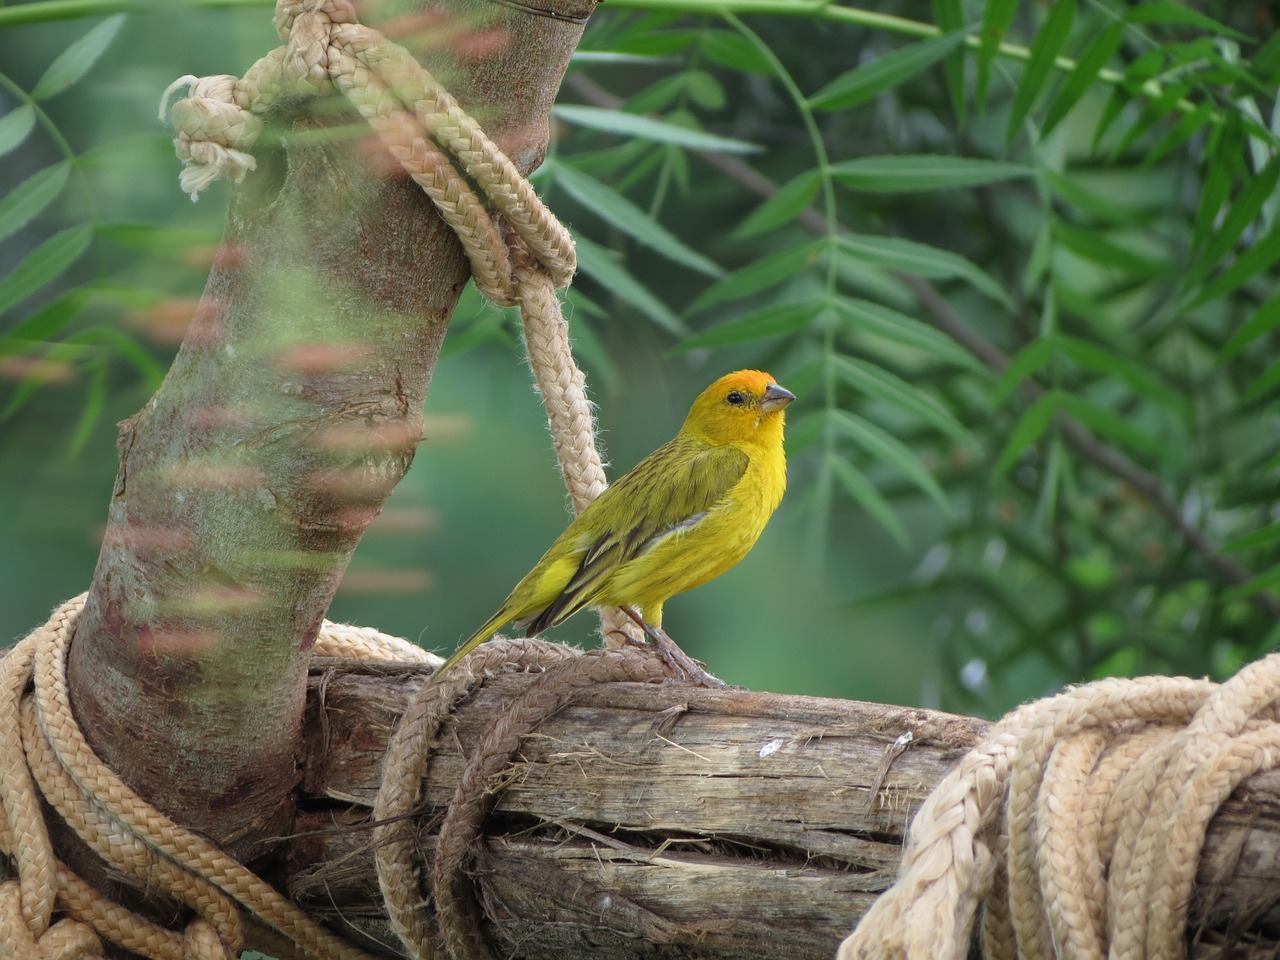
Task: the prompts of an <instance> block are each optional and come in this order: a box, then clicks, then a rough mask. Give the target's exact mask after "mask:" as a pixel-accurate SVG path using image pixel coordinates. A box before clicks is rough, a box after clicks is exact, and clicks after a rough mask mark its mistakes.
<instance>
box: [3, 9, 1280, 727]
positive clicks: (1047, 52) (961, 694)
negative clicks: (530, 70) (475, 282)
mask: <svg viewBox="0 0 1280 960" xmlns="http://www.w3.org/2000/svg"><path fill="white" fill-rule="evenodd" d="M40 8H41V5H40V4H38V3H37V4H32V5H30V6H29V9H28V11H27V13H25V14H22V13H19V14H14V13H13V11H22V9H23V8H22V7H21V6H18V7H4V8H0V28H5V27H6V25H7V23H16V22H17V17H19V16H21V17H23V24H22V25H20V26H8V27H7V28H5V29H3V30H2V31H0V62H2V63H3V64H4V66H3V68H0V154H3V155H4V158H3V160H2V161H0V416H2V419H0V449H2V450H3V456H2V457H0V499H2V501H3V503H4V504H5V505H6V509H5V510H4V511H3V512H0V603H3V609H4V610H5V622H4V629H5V630H6V631H7V632H8V633H9V634H10V635H17V634H20V633H22V632H24V631H25V630H26V629H29V628H30V626H32V625H33V624H35V623H36V622H38V621H39V620H40V619H42V618H43V617H44V615H45V612H46V611H47V609H48V608H50V607H51V606H52V605H54V604H55V603H56V602H58V601H60V600H62V599H64V598H66V597H67V596H70V595H72V594H75V593H77V592H79V591H81V590H83V589H84V588H85V587H86V586H87V584H88V580H89V576H90V574H91V571H92V566H93V561H94V557H95V556H96V551H97V538H98V537H99V535H100V528H101V524H102V522H103V518H104V517H105V512H106V504H107V500H108V497H109V495H110V489H111V482H112V477H113V475H114V446H113V441H114V436H113V430H112V426H111V425H112V423H113V422H114V421H115V420H118V419H121V418H123V417H125V416H128V415H130V414H131V413H132V412H134V411H135V410H136V409H137V408H138V407H139V406H140V405H141V404H142V403H143V402H144V401H145V398H146V396H147V395H148V393H149V391H150V390H151V389H153V388H154V386H155V384H156V383H157V382H158V379H159V377H160V376H161V375H162V371H163V370H164V368H165V366H166V364H167V362H168V360H169V359H170V358H171V356H172V354H173V351H174V349H175V347H176V343H177V341H178V339H179V338H180V335H181V331H182V328H183V325H184V322H185V320H186V319H187V318H189V316H190V313H191V311H192V310H193V309H194V298H196V297H197V296H198V295H199V290H200V288H201V285H202V283H203V279H204V275H205V273H206V271H207V268H208V263H209V259H210V257H211V251H212V249H213V245H214V244H216V242H217V238H218V235H219V232H220V220H221V216H222V203H223V201H224V199H225V193H224V192H223V191H224V190H225V189H226V188H217V189H214V190H211V191H210V192H209V194H208V195H207V197H205V198H204V200H203V202H202V203H200V204H199V205H197V206H194V207H193V206H192V205H191V204H190V203H188V202H187V201H186V198H185V196H183V195H182V194H181V193H180V192H179V191H178V189H177V185H176V173H177V169H178V165H177V162H176V161H175V160H174V159H173V158H172V154H171V148H170V145H169V142H168V135H167V134H166V132H165V131H164V130H163V129H161V128H160V126H159V125H158V124H157V123H156V122H155V119H154V116H155V105H156V102H157V101H158V98H159V93H160V91H161V90H163V89H164V88H165V86H166V85H167V84H168V83H169V82H170V81H171V80H172V79H173V78H174V77H176V76H178V75H181V74H186V73H194V74H209V73H226V72H242V71H243V69H244V68H245V67H246V66H247V65H248V64H249V63H250V62H252V60H253V59H255V58H256V57H257V56H260V55H261V54H262V53H264V52H265V51H266V50H268V49H269V48H270V47H271V46H273V45H274V43H275V39H274V37H273V36H272V34H271V31H270V17H269V13H268V9H267V8H266V7H265V6H262V7H258V6H247V7H245V8H244V9H236V10H222V9H202V8H201V7H200V6H198V5H191V6H183V8H182V10H181V14H180V15H174V12H173V8H169V7H164V8H161V7H157V9H156V12H152V13H146V12H143V13H135V14H131V15H129V16H127V17H122V16H119V15H116V16H111V17H106V18H96V19H93V18H91V19H84V20H71V21H65V22H63V21H57V22H54V21H50V22H39V17H38V15H33V14H31V12H30V11H37V14H38V11H39V10H40ZM766 8H767V11H768V12H765V11H766ZM735 11H736V12H735ZM921 12H922V5H920V4H905V3H896V4H895V3H885V4H882V5H879V6H877V7H876V8H875V9H874V10H872V9H869V8H868V9H863V8H857V7H851V6H840V5H837V4H801V3H792V4H790V6H787V5H784V4H762V3H760V2H758V0H736V2H735V0H717V2H714V3H711V2H703V0H610V2H609V3H608V4H606V5H605V6H604V7H603V8H602V9H601V10H599V11H598V12H597V13H596V14H595V15H594V16H593V18H592V22H591V24H590V26H589V27H588V30H587V33H586V36H585V38H584V40H583V43H582V46H581V51H580V53H579V55H578V56H577V58H576V59H575V61H574V64H573V66H572V68H571V71H570V75H569V77H568V79H567V81H566V84H565V87H564V89H563V90H562V93H561V97H560V104H561V105H560V106H559V107H557V110H556V124H555V130H554V133H553V143H552V147H551V154H550V156H549V158H548V161H547V163H546V164H545V165H544V167H543V168H542V170H541V171H539V173H538V175H537V179H536V182H537V183H538V186H539V188H540V190H541V191H542V192H543V193H544V194H545V195H546V196H547V197H548V198H549V199H550V202H551V205H552V207H553V209H555V210H556V211H557V212H558V213H559V214H560V216H561V217H562V219H564V220H565V221H566V222H568V223H570V224H571V225H572V226H573V228H574V230H575V232H576V233H577V235H578V237H579V250H580V255H581V256H580V259H581V276H580V277H579V281H578V282H577V284H576V285H575V287H574V289H573V290H572V291H571V292H570V293H569V294H568V301H569V304H570V311H571V318H572V323H573V328H574V334H575V337H576V340H577V345H578V348H579V352H580V357H581V359H582V361H583V362H584V364H585V365H586V367H587V368H588V372H589V374H590V376H591V384H592V388H593V396H594V397H595V399H596V400H597V402H598V403H599V405H600V419H601V427H602V437H603V440H604V443H605V445H606V447H607V449H608V452H609V454H610V455H611V458H612V460H613V462H614V463H615V464H616V465H617V468H618V469H625V468H627V467H629V466H630V465H631V464H633V463H634V462H635V461H636V460H638V459H639V458H640V457H641V456H642V455H644V454H645V453H647V452H648V451H649V450H651V449H652V448H653V447H655V446H656V445H658V444H659V443H661V442H662V441H664V440H665V439H667V438H668V437H669V436H670V435H671V434H672V433H673V432H674V430H675V429H676V427H677V426H678V424H679V422H680V419H681V417H682V416H683V413H684V410H685V407H686V405H687V402H688V401H689V400H690V399H691V398H692V397H693V396H694V395H695V394H696V393H697V392H698V390H699V389H700V388H701V387H702V386H704V385H705V384H706V383H707V382H709V381H710V380H711V379H713V378H714V377H715V376H718V375H719V374H720V373H723V372H724V371H726V370H729V369H733V368H734V367H738V366H745V365H752V366H760V367H763V368H766V369H769V370H770V371H771V372H773V373H774V374H775V375H776V376H777V377H778V379H779V380H780V381H781V382H782V383H784V384H785V385H787V386H788V387H790V388H791V389H792V390H793V391H795V392H796V393H797V394H798V395H799V397H800V399H799V401H798V402H797V403H796V404H795V405H794V406H793V407H792V408H791V410H790V411H789V413H790V414H791V422H790V425H789V455H790V458H791V470H790V492H789V493H788V496H787V499H786V500H785V501H784V504H783V507H782V509H781V510H780V511H779V514H778V515H777V516H776V518H775V519H774V521H773V524H772V525H771V527H770V528H769V530H768V531H767V532H766V534H765V537H764V538H763V540H762V541H761V543H760V544H759V545H758V546H757V548H756V549H755V551H754V552H753V553H752V554H751V555H750V556H749V557H748V559H747V560H746V561H744V562H743V563H742V564H741V566H740V567H738V568H737V569H735V570H734V571H733V572H732V573H730V574H728V575H726V576H725V577H723V578H722V579H721V580H719V581H717V582H715V583H713V584H710V585H708V586H706V587H704V588H702V589H700V590H698V591H696V592H694V593H692V594H690V595H688V596H686V597H681V598H678V599H676V600H675V601H673V602H672V604H671V605H670V607H669V609H668V617H667V626H668V628H669V629H670V631H671V632H672V634H673V635H674V636H675V637H676V638H677V639H678V640H680V641H681V643H682V644H683V645H684V646H685V647H686V648H687V649H689V650H690V652H692V653H693V654H694V655H696V656H699V657H701V658H703V659H705V660H706V661H707V663H708V664H709V665H710V666H711V668H712V670H713V671H714V672H716V673H718V674H719V675H721V676H723V677H724V678H726V679H727V680H729V681H731V682H735V683H742V684H746V685H749V686H752V687H756V688H762V689H771V690H777V691H784V692H803V693H813V694H819V695H828V696H840V697H861V698H865V699H875V700H881V701H890V702H909V703H920V704H924V705H930V706H943V707H947V708H951V709H955V710H962V711H966V712H979V713H984V714H996V713H999V712H1001V711H1003V710H1004V709H1006V708H1008V707H1009V706H1010V705H1012V704H1014V703H1016V702H1018V701H1020V700H1022V699H1026V698H1028V697H1033V696H1037V695H1041V694H1044V693H1047V692H1050V691H1052V690H1054V689H1056V688H1057V687H1059V686H1061V685H1062V684H1064V683H1069V682H1075V681H1080V680H1085V679H1089V678H1093V677H1097V676H1102V675H1107V674H1117V673H1119V674H1123V673H1137V672H1169V673H1189V674H1193V675H1196V674H1213V675H1223V674H1226V673H1230V672H1231V671H1233V670H1234V669H1236V668H1237V667H1238V666H1239V665H1240V664H1241V663H1243V662H1245V661H1247V660H1250V659H1252V658H1254V657H1256V656H1258V655H1259V654H1261V653H1262V652H1264V651H1266V650H1268V649H1270V648H1271V647H1272V646H1273V645H1274V642H1275V637H1276V624H1277V610H1280V604H1278V603H1277V600H1276V597H1275V588H1276V587H1277V585H1280V550H1278V545H1280V526H1278V525H1277V521H1280V515H1278V514H1277V510H1276V499H1277V498H1276V493H1277V490H1276V485H1277V465H1278V464H1280V432H1278V431H1277V419H1276V414H1275V407H1274V404H1275V400H1276V393H1277V390H1278V389H1280V365H1277V364H1276V363H1275V362H1274V357H1275V346H1276V335H1275V330H1276V327H1277V326H1278V325H1280V296H1278V294H1277V289H1276V281H1277V270H1276V263H1277V261H1278V260H1280V223H1278V222H1277V206H1278V205H1280V199H1278V197H1280V194H1278V193H1277V190H1276V186H1277V183H1278V182H1280V160H1277V159H1276V156H1277V144H1278V142H1280V141H1278V138H1277V129H1278V128H1280V122H1278V120H1277V104H1276V97H1275V93H1276V86H1277V79H1278V78H1280V34H1278V33H1277V31H1276V29H1275V28H1276V23H1275V19H1274V12H1273V9H1272V7H1271V6H1270V5H1267V4H1263V3H1233V4H1227V3H1225V2H1220V3H1211V4H1208V5H1202V6H1200V7H1199V8H1197V9H1196V10H1192V9H1191V8H1188V7H1183V6H1180V5H1177V4H1174V3H1168V2H1151V3H1136V4H1125V3H1117V2H1105V0H1057V2H1055V3H1053V4H1052V5H1041V4H1017V3H1012V2H994V0H993V2H990V3H986V4H984V3H976V2H962V0H934V3H933V6H932V12H933V21H932V22H924V21H921V20H918V19H911V18H912V17H919V16H920V14H921ZM6 16H8V17H10V18H11V19H10V20H9V21H6ZM528 384H529V377H528V375H527V371H526V370H525V369H523V362H522V360H521V359H520V347H519V340H518V334H517V331H516V325H515V321H514V319H513V317H512V316H511V315H510V314H509V313H508V312H506V311H502V310H498V309H496V308H493V307H491V306H487V305H485V304H482V303H481V302H480V300H479V298H478V297H476V296H475V295H474V293H472V292H469V293H468V295H467V296H466V297H465V298H464V301H463V303H462V305H461V306H460V308H459V310H458V311H457V313H456V315H455V319H454V322H453V327H452V329H451V332H450V336H449V340H448V341H447V344H446V353H445V356H444V357H443V358H442V360H441V363H440V366H439V368H438V370H437V373H436V377H435V379H434V382H433V385H432V391H431V396H430V398H429V401H428V409H427V417H428V427H427V434H428V441H427V443H426V444H424V445H423V447H422V448H421V450H420V452H419V455H418V460H417V462H416V464H415V467H414V469H413V471H412V472H411V474H410V476H409V478H408V479H407V480H406V481H405V482H404V483H403V484H402V485H401V487H400V489H398V490H397V491H396V493H395V495H394V497H393V499H392V503H391V506H390V508H389V509H388V511H387V512H386V515H385V517H384V518H383V519H382V521H380V522H379V524H378V525H376V526H375V528H374V529H373V530H371V532H370V533H369V535H368V536H367V537H366V540H365V542H364V543H363V544H362V546H361V548H360V551H359V552H358V554H357V556H356V560H355V562H354V563H353V565H352V571H351V574H350V575H349V577H348V580H347V582H346V583H345V585H344V588H343V590H342V591H341V592H340V594H339V597H338V599H337V601H336V603H335V605H334V609H333V611H332V614H331V615H332V616H333V617H334V618H335V619H345V620H349V621H352V622H359V623H365V624H369V625H373V626H377V627H379V628H381V629H384V630H388V631H392V632H396V633H400V634H402V635H404V636H408V637H410V638H412V639H416V640H419V641H421V642H423V643H424V644H425V645H426V646H428V647H430V648H433V649H437V650H441V651H447V650H449V649H452V647H453V646H454V644H455V643H456V642H457V640H458V639H459V638H460V637H463V636H465V635H467V634H468V633H469V632H470V631H471V630H472V629H473V628H474V626H475V625H476V624H477V623H478V622H480V621H481V620H483V619H484V617H486V616H487V615H488V614H489V613H490V612H491V611H492V608H493V607H495V606H496V604H497V603H498V602H499V601H500V600H501V598H502V597H503V596H504V595H505V593H506V591H507V590H508V589H509V587H510V586H511V585H512V584H513V583H514V582H515V580H516V579H517V578H518V576H519V575H520V574H521V573H523V572H524V570H526V569H527V568H528V567H529V566H530V565H531V564H532V562H533V561H534V560H535V559H536V558H537V557H538V556H539V555H540V553H541V552H542V550H543V549H544V548H545V547H546V546H547V545H548V544H549V543H550V542H551V540H552V539H553V538H554V537H555V535H556V534H557V533H558V532H559V531H560V530H561V529H562V527H563V525H564V522H565V520H566V513H565V509H564V494H563V490H562V489H561V487H560V481H559V476H558V472H557V471H556V469H555V467H554V461H553V458H552V455H551V452H550V444H549V441H548V438H547V436H546V432H545V424H544V423H543V420H542V416H541V412H540V409H539V406H538V404H537V402H536V400H535V399H534V397H533V396H532V393H531V391H530V389H529V385H528ZM579 619H580V620H581V621H582V622H577V621H575V622H572V623H571V624H568V625H566V626H565V627H563V628H561V629H560V630H559V631H557V633H556V637H557V638H558V639H566V640H572V641H580V642H590V639H591V638H590V633H591V624H590V623H589V622H588V619H587V618H579Z"/></svg>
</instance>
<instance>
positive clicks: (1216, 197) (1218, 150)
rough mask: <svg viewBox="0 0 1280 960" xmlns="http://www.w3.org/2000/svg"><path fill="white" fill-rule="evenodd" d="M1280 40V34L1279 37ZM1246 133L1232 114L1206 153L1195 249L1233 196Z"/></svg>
mask: <svg viewBox="0 0 1280 960" xmlns="http://www.w3.org/2000/svg"><path fill="white" fill-rule="evenodd" d="M1277 36H1280V34H1277ZM1243 146H1244V131H1243V130H1242V129H1241V127H1240V121H1239V117H1238V116H1237V115H1236V114H1235V113H1229V114H1227V116H1226V119H1225V120H1223V122H1222V126H1221V127H1220V128H1219V129H1217V130H1215V131H1214V132H1213V135H1212V136H1211V137H1210V139H1209V143H1208V146H1207V148H1206V150H1205V153H1206V155H1207V156H1208V157H1209V168H1208V171H1207V172H1206V173H1205V176H1204V182H1203V186H1202V187H1201V190H1200V204H1199V206H1197V207H1196V219H1195V224H1194V226H1193V227H1192V230H1191V246H1192V247H1193V248H1194V249H1199V248H1200V247H1201V246H1202V245H1203V244H1204V242H1205V239H1206V238H1207V237H1208V236H1209V232H1210V231H1211V230H1212V229H1213V225H1214V223H1215V222H1217V219H1218V211H1219V210H1221V209H1222V205H1223V204H1224V203H1226V201H1227V197H1228V195H1229V194H1230V193H1231V184H1232V183H1233V182H1234V181H1235V176H1236V172H1237V171H1239V170H1241V169H1242V168H1243V167H1244V150H1243Z"/></svg>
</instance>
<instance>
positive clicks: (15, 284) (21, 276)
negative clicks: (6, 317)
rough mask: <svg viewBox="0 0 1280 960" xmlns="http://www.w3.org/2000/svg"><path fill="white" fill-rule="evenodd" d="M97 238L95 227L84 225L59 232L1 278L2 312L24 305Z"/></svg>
mask: <svg viewBox="0 0 1280 960" xmlns="http://www.w3.org/2000/svg"><path fill="white" fill-rule="evenodd" d="M92 239H93V227H92V226H90V225H88V224H81V225H80V226H78V227H68V228H67V229H66V230H63V231H62V232H60V233H55V234H54V235H53V236H52V237H50V238H49V239H48V240H46V241H45V242H44V243H42V244H40V246H38V247H36V248H35V249H34V250H32V251H31V252H30V253H29V254H27V255H26V256H25V257H24V258H23V259H22V260H20V261H19V262H18V265H17V266H16V267H14V268H13V269H12V270H11V271H10V272H9V273H8V274H7V275H6V276H5V277H4V278H3V279H0V313H4V312H5V311H6V310H8V309H10V308H11V307H12V306H14V305H15V304H17V303H20V302H22V301H23V300H25V299H26V298H27V297H29V296H31V294H33V293H35V292H36V291H37V290H39V289H40V288H41V287H43V286H44V285H45V284H46V283H49V282H50V281H51V280H53V279H55V278H56V277H57V276H58V275H59V274H61V273H62V272H63V271H64V270H66V269H67V268H68V267H69V266H71V264H73V263H75V261H76V260H77V258H79V256H80V254H82V253H84V252H85V250H86V249H87V248H88V246H89V241H91V240H92Z"/></svg>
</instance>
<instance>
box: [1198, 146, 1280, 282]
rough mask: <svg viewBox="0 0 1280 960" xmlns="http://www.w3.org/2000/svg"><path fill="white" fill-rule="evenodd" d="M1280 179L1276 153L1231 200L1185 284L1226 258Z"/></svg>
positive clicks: (1203, 275) (1202, 277)
mask: <svg viewBox="0 0 1280 960" xmlns="http://www.w3.org/2000/svg"><path fill="white" fill-rule="evenodd" d="M1277 183H1280V157H1273V158H1272V160H1271V162H1270V163H1268V164H1267V165H1266V166H1265V167H1263V168H1262V170H1261V171H1259V173H1258V175H1257V176H1256V177H1254V178H1253V179H1252V180H1250V181H1249V182H1248V183H1247V184H1246V185H1245V187H1244V189H1243V190H1241V191H1240V195H1239V196H1238V197H1236V200H1235V202H1234V203H1233V204H1231V209H1230V210H1228V211H1227V215H1226V216H1225V217H1224V218H1223V220H1222V226H1221V227H1219V228H1218V231H1217V232H1216V233H1215V234H1214V235H1213V236H1212V237H1210V238H1209V240H1208V242H1207V243H1206V244H1205V246H1204V251H1203V252H1202V253H1201V254H1200V256H1199V257H1198V258H1197V260H1196V262H1195V264H1194V265H1193V266H1192V268H1191V270H1190V271H1189V272H1188V274H1187V279H1186V283H1185V286H1186V288H1187V289H1190V288H1192V287H1194V286H1196V285H1197V284H1199V283H1200V282H1202V281H1203V280H1204V278H1205V277H1207V276H1208V275H1209V273H1210V272H1211V271H1212V270H1213V268H1214V267H1216V266H1217V265H1218V264H1219V263H1221V262H1222V258H1223V257H1225V256H1226V254H1227V251H1229V250H1230V249H1231V248H1232V247H1234V246H1235V245H1236V241H1237V240H1239V239H1240V236H1241V234H1243V233H1244V231H1245V228H1246V227H1248V226H1249V224H1251V223H1253V221H1254V220H1255V219H1256V218H1257V216H1258V214H1259V213H1260V212H1261V211H1262V206H1263V204H1265V203H1266V202H1267V201H1268V200H1269V199H1270V198H1271V196H1272V195H1273V194H1274V192H1275V189H1276V184H1277Z"/></svg>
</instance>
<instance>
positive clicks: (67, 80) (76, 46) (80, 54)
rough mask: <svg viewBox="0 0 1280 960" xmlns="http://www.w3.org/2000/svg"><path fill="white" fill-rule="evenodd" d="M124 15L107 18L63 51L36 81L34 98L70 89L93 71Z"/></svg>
mask: <svg viewBox="0 0 1280 960" xmlns="http://www.w3.org/2000/svg"><path fill="white" fill-rule="evenodd" d="M124 19H125V17H124V14H123V13H118V14H116V15H115V16H114V17H107V18H106V19H105V20H103V21H102V22H101V23H99V24H98V25H97V26H95V27H94V28H93V29H92V30H90V31H89V32H88V33H86V34H85V35H84V36H83V37H81V38H80V39H79V40H77V41H75V43H73V44H71V46H69V47H67V49H65V50H63V51H62V53H60V54H58V56H57V58H56V59H55V60H54V61H53V63H51V64H49V69H48V70H46V71H45V72H44V76H42V77H41V78H40V79H39V80H37V81H36V85H35V89H33V90H32V91H31V98H32V99H33V100H47V99H49V98H50V97H52V96H55V95H57V94H59V93H62V91H64V90H67V89H69V88H70V87H71V86H72V85H73V84H74V83H75V82H76V81H77V80H79V79H80V78H81V77H83V76H84V75H85V74H86V73H88V72H89V70H90V68H91V67H92V66H93V65H94V64H95V63H97V62H98V58H99V57H100V56H102V55H103V53H105V52H106V50H107V47H109V46H111V41H112V40H114V39H115V36H116V33H118V32H119V30H120V28H121V27H122V26H123V25H124Z"/></svg>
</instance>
